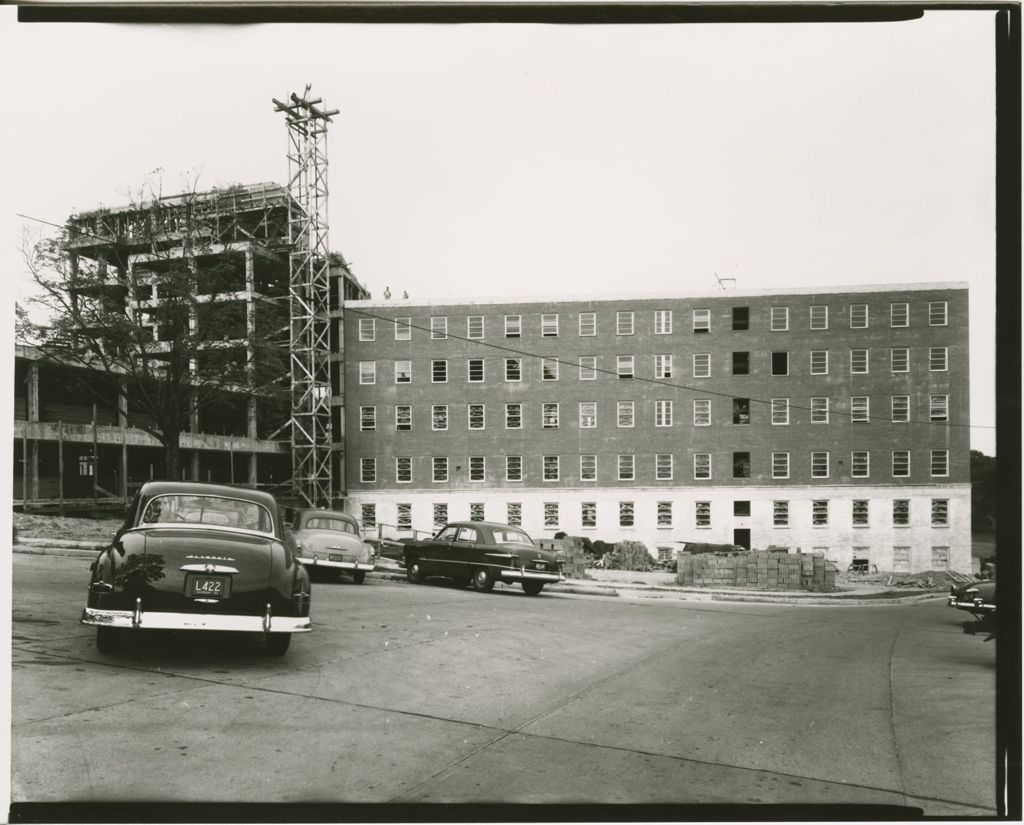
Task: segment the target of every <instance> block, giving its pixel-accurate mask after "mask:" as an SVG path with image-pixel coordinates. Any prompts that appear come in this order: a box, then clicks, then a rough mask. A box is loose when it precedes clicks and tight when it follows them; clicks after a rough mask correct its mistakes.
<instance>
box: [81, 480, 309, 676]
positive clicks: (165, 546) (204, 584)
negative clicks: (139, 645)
mask: <svg viewBox="0 0 1024 825" xmlns="http://www.w3.org/2000/svg"><path fill="white" fill-rule="evenodd" d="M309 607H310V585H309V573H307V572H306V570H305V569H304V568H303V567H302V565H301V564H300V563H299V561H298V559H297V558H296V556H295V548H294V544H293V543H292V539H291V538H290V537H288V536H286V535H285V529H284V525H283V524H282V522H281V515H280V512H279V510H278V507H277V502H276V501H275V499H274V497H273V496H272V495H270V494H269V493H265V492H262V491H259V490H251V489H246V488H239V487H228V486H220V485H216V484H201V483H198V482H174V481H151V482H148V483H147V484H144V485H143V486H142V488H141V489H140V490H139V492H138V493H137V494H136V495H135V498H134V499H132V502H131V504H130V505H129V507H128V514H127V517H126V518H125V520H124V524H123V525H122V526H121V528H120V529H119V530H118V531H117V533H115V535H114V541H113V543H112V544H111V546H110V547H108V548H107V549H105V550H104V551H102V552H101V553H100V555H99V558H97V559H96V561H94V562H93V564H92V577H91V579H90V581H89V596H88V602H87V605H86V608H85V610H84V611H83V612H82V622H83V624H87V625H94V626H95V627H96V647H97V649H98V650H99V651H100V652H101V653H113V652H115V651H116V650H117V648H118V645H119V643H120V638H121V633H122V631H131V632H133V633H135V632H138V631H140V630H150V629H160V630H227V631H251V632H253V633H262V634H263V635H264V637H265V640H266V646H267V651H268V652H269V653H271V654H273V655H277V656H280V655H282V654H283V653H284V652H285V651H286V650H287V649H288V645H289V644H290V642H291V634H292V633H304V632H307V631H309V630H311V629H312V622H311V621H310V618H309Z"/></svg>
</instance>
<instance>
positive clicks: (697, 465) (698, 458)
mask: <svg viewBox="0 0 1024 825" xmlns="http://www.w3.org/2000/svg"><path fill="white" fill-rule="evenodd" d="M693 477H694V478H701V479H703V478H711V453H694V454H693Z"/></svg>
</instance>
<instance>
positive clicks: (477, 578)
mask: <svg viewBox="0 0 1024 825" xmlns="http://www.w3.org/2000/svg"><path fill="white" fill-rule="evenodd" d="M405 572H406V575H407V576H408V577H409V581H411V582H413V583H414V584H420V583H422V582H423V581H424V580H425V579H426V578H427V576H446V577H448V578H450V579H453V580H455V582H456V583H457V584H461V585H463V586H464V585H467V584H469V583H470V582H472V583H473V586H474V587H475V588H476V589H477V590H480V591H482V592H486V591H488V590H491V589H492V588H493V587H494V583H495V582H496V581H501V582H506V583H513V582H519V583H520V584H522V586H523V590H524V591H525V592H526V593H527V595H530V596H536V595H537V594H538V593H540V591H541V590H542V589H543V587H544V585H545V584H549V583H553V582H558V581H561V580H562V579H563V578H564V577H563V576H562V572H561V563H560V562H559V561H558V559H556V558H555V554H554V553H550V552H548V551H547V550H541V549H540V548H539V547H537V546H536V545H534V543H533V540H532V539H531V538H530V537H529V536H528V535H527V534H526V533H524V532H523V531H522V530H520V529H519V528H518V527H510V526H509V525H507V524H495V523H492V522H486V521H459V522H453V523H451V524H447V525H445V527H444V529H442V530H441V531H440V532H438V534H437V535H436V536H434V537H433V538H429V539H424V540H423V541H418V542H415V543H413V544H410V545H408V546H407V547H406V548H405Z"/></svg>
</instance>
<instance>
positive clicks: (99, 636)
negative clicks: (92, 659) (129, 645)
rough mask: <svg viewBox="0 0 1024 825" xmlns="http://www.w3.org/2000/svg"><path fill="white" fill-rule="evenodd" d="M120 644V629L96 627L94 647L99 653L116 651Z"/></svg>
mask: <svg viewBox="0 0 1024 825" xmlns="http://www.w3.org/2000/svg"><path fill="white" fill-rule="evenodd" d="M120 646H121V631H120V630H118V629H117V628H116V627H97V628H96V649H97V650H98V651H99V652H100V653H117V650H118V648H119V647H120Z"/></svg>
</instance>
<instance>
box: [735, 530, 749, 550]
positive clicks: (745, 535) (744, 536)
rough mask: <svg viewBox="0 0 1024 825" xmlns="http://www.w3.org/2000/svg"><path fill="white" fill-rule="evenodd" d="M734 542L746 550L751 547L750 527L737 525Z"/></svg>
mask: <svg viewBox="0 0 1024 825" xmlns="http://www.w3.org/2000/svg"><path fill="white" fill-rule="evenodd" d="M732 543H733V544H738V545H740V546H741V547H742V548H743V549H744V550H749V549H750V528H749V527H736V528H734V529H733V531H732Z"/></svg>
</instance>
